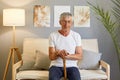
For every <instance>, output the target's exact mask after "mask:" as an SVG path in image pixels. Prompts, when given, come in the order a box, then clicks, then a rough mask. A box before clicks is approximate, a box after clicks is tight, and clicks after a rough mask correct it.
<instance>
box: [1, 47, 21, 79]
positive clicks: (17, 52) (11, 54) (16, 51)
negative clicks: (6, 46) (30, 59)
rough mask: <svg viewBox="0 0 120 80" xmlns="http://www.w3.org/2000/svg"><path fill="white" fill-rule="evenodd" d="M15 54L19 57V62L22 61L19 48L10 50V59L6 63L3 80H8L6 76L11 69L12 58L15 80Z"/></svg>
mask: <svg viewBox="0 0 120 80" xmlns="http://www.w3.org/2000/svg"><path fill="white" fill-rule="evenodd" d="M15 53H16V55H17V57H18V60H21V59H22V57H21V54H20V52H19V50H18V48H16V47H12V48H10V52H9V54H8V59H7V63H6V67H5V71H4V76H3V80H6V75H7V72H8V67H9V64H10V60H11V58H12V80H15V79H14V77H13V65H14V64H15V57H14V55H15Z"/></svg>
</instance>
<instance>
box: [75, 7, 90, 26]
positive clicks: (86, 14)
mask: <svg viewBox="0 0 120 80" xmlns="http://www.w3.org/2000/svg"><path fill="white" fill-rule="evenodd" d="M74 27H90V8H89V7H88V6H74Z"/></svg>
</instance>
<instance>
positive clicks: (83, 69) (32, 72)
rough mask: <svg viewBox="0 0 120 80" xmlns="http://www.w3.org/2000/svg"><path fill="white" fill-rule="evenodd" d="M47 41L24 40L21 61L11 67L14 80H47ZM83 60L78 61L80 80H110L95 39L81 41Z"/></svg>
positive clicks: (108, 70)
mask: <svg viewBox="0 0 120 80" xmlns="http://www.w3.org/2000/svg"><path fill="white" fill-rule="evenodd" d="M48 47H49V42H48V39H44V38H25V39H24V41H23V53H22V55H21V56H22V60H20V61H18V62H17V63H15V64H14V65H13V74H12V77H13V79H14V80H22V79H24V80H25V79H35V80H48V77H49V76H48V74H49V71H48V69H49V65H50V60H49V57H48ZM82 48H83V59H82V60H79V61H78V68H79V71H80V74H81V75H80V76H81V79H82V80H101V79H105V80H110V65H109V64H108V63H106V62H105V61H103V60H101V56H102V53H100V52H99V49H98V41H97V39H82Z"/></svg>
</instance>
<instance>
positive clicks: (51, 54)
mask: <svg viewBox="0 0 120 80" xmlns="http://www.w3.org/2000/svg"><path fill="white" fill-rule="evenodd" d="M67 55H69V54H68V53H67V52H66V51H65V50H64V49H63V50H56V49H55V48H54V47H49V58H50V59H51V60H55V59H57V58H58V57H61V58H63V59H64V58H65V56H67Z"/></svg>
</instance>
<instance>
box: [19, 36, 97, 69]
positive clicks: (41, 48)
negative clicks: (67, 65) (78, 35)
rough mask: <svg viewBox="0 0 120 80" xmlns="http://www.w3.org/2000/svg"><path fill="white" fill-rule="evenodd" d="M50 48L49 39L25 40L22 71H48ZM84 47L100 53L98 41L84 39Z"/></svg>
mask: <svg viewBox="0 0 120 80" xmlns="http://www.w3.org/2000/svg"><path fill="white" fill-rule="evenodd" d="M48 47H49V41H48V39H43V38H25V39H24V41H23V54H22V60H23V66H22V67H21V69H20V70H27V69H48V68H49V64H50V60H49V57H48ZM82 47H83V49H86V50H90V51H94V52H98V43H97V39H82ZM39 53H40V54H39Z"/></svg>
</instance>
